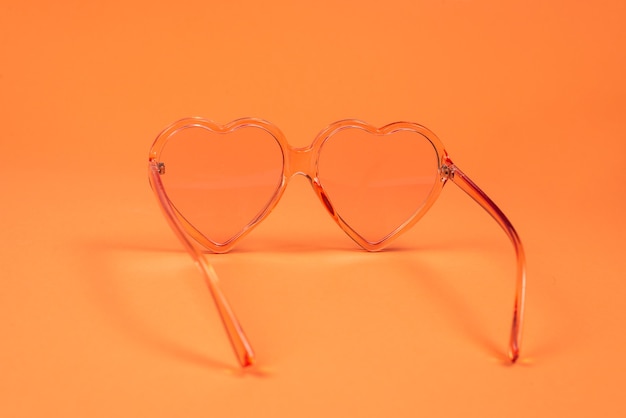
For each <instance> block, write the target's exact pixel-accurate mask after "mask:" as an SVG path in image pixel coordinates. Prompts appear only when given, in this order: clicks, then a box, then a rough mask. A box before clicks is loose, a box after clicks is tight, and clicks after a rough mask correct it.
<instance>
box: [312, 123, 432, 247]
mask: <svg viewBox="0 0 626 418" xmlns="http://www.w3.org/2000/svg"><path fill="white" fill-rule="evenodd" d="M438 166H439V161H438V155H437V151H436V149H435V147H434V145H433V144H432V143H431V141H430V140H429V139H428V138H426V137H425V136H424V135H422V134H421V133H419V132H417V131H414V130H411V129H397V130H392V131H390V132H385V133H383V132H380V131H378V130H374V129H373V128H372V130H371V131H370V130H367V129H365V128H363V127H354V126H353V127H346V128H343V129H340V130H337V131H335V132H334V133H332V134H331V135H330V136H329V137H327V138H326V140H325V141H324V143H323V144H322V146H321V149H320V155H319V161H318V179H319V182H320V185H321V186H322V188H323V190H324V192H325V194H326V196H327V198H328V199H329V201H330V203H331V205H332V207H333V209H334V211H335V212H336V214H337V215H338V216H339V217H340V218H341V220H342V221H343V223H345V224H346V226H347V227H348V228H349V229H351V230H352V231H353V232H354V233H356V234H357V235H358V236H359V237H360V238H361V239H362V240H364V241H365V242H366V243H367V244H370V245H373V246H374V245H378V244H382V243H384V242H385V241H387V240H388V239H390V238H392V237H393V236H395V235H396V234H397V233H399V232H400V231H401V230H403V228H404V227H406V226H407V225H408V224H409V223H410V222H411V220H413V219H415V218H416V217H417V216H418V215H420V214H421V212H422V209H424V210H425V209H427V207H426V203H427V202H428V199H429V197H430V195H431V193H432V192H433V190H434V189H435V185H436V183H437V181H438Z"/></svg>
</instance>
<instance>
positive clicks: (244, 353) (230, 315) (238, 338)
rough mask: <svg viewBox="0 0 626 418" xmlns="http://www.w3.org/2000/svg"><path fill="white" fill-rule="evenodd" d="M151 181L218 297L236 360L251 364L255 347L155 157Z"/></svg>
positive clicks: (220, 312)
mask: <svg viewBox="0 0 626 418" xmlns="http://www.w3.org/2000/svg"><path fill="white" fill-rule="evenodd" d="M149 172H150V183H151V185H152V189H153V190H154V192H155V194H156V196H157V198H158V200H159V203H160V206H161V208H162V209H163V212H164V215H165V217H166V218H167V220H168V223H169V224H170V227H171V228H172V230H173V231H174V233H175V234H176V236H177V237H178V239H179V240H180V241H181V243H182V244H183V246H184V247H185V249H186V250H187V252H188V253H189V255H191V257H192V258H193V260H194V262H195V263H196V266H198V269H199V270H200V272H201V273H202V276H203V277H204V279H205V282H206V284H207V286H208V288H209V290H210V292H211V296H213V300H214V301H215V305H216V307H217V310H218V312H219V314H220V317H221V319H222V323H223V324H224V327H225V328H226V332H227V334H228V337H229V339H230V342H231V344H232V346H233V349H234V350H235V354H236V355H237V360H239V363H240V364H241V366H242V367H246V366H249V365H251V364H253V362H254V353H253V351H252V347H251V346H250V343H249V342H248V339H247V337H246V334H245V333H244V331H243V329H242V328H241V325H240V324H239V321H238V320H237V317H236V316H235V313H234V312H233V310H232V309H231V307H230V305H229V303H228V301H227V300H226V297H225V296H224V294H223V293H222V291H221V289H220V287H219V281H218V278H217V274H216V273H215V270H214V269H213V266H212V265H211V264H210V263H209V262H208V261H207V260H206V257H204V255H203V254H202V251H201V250H200V249H199V248H198V247H197V246H196V245H194V244H193V243H192V241H191V240H190V239H189V238H188V237H187V235H186V234H185V232H184V230H183V228H182V226H181V225H180V222H179V221H178V218H177V217H176V214H175V213H174V209H173V208H172V206H171V204H170V202H169V199H168V198H167V195H166V194H165V190H164V188H163V183H162V182H161V177H160V176H161V174H160V173H159V167H158V163H157V162H156V161H154V160H151V161H150V170H149Z"/></svg>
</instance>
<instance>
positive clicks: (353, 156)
mask: <svg viewBox="0 0 626 418" xmlns="http://www.w3.org/2000/svg"><path fill="white" fill-rule="evenodd" d="M298 174H301V175H304V176H306V177H307V179H308V180H309V181H310V183H311V186H312V187H313V190H314V192H315V194H316V195H317V196H318V197H319V199H320V201H321V202H322V204H323V205H324V207H326V209H327V210H328V212H329V213H330V215H331V216H332V218H333V219H334V220H335V222H336V223H337V224H338V225H339V227H340V228H341V229H342V230H343V231H344V232H345V233H346V234H348V236H350V238H352V239H353V240H354V241H355V242H356V243H357V244H359V245H360V246H361V247H363V248H364V249H365V250H367V251H378V250H381V249H383V248H384V247H386V246H387V245H389V244H390V243H391V242H392V241H393V240H394V239H395V238H397V237H398V236H399V235H400V234H402V233H403V232H405V231H407V230H408V229H409V228H410V227H411V226H413V225H414V224H415V223H416V222H417V221H418V220H419V219H420V218H421V217H422V216H423V215H424V214H425V213H426V212H427V211H428V209H429V208H430V207H431V206H432V204H433V203H434V202H435V200H436V199H437V197H438V196H439V193H441V190H442V189H443V187H444V185H445V184H446V183H447V181H448V180H451V181H452V182H453V183H454V184H456V185H458V186H459V187H460V188H461V189H462V190H463V191H464V192H466V193H467V194H468V195H469V196H470V197H471V198H472V199H474V200H475V201H476V202H477V203H478V204H479V205H480V206H481V207H482V208H483V209H485V210H486V211H487V212H488V213H489V214H490V215H491V216H492V217H493V218H494V219H495V220H496V221H497V222H498V224H499V225H500V226H501V227H502V229H503V230H504V232H506V234H507V236H508V237H509V238H510V240H511V242H512V243H513V246H514V247H515V253H516V257H517V278H516V290H515V301H514V308H513V324H512V327H511V336H510V340H509V349H508V357H509V359H510V360H511V361H512V362H515V361H516V360H517V358H518V357H519V350H520V341H521V331H522V319H523V309H524V293H525V287H526V273H525V257H524V249H523V247H522V243H521V241H520V239H519V236H518V235H517V232H516V231H515V228H513V225H511V223H510V222H509V220H508V219H507V217H506V216H505V215H504V213H502V211H501V210H500V209H499V208H498V207H497V206H496V204H495V203H493V201H492V200H491V199H490V198H489V197H488V196H487V195H486V194H485V193H484V192H483V191H482V190H480V188H478V186H477V185H476V184H474V183H473V182H472V181H471V180H470V179H469V178H468V177H467V176H466V175H465V174H464V173H463V172H462V171H461V170H460V169H459V168H458V167H457V166H456V165H455V164H454V163H453V162H452V160H451V159H450V157H449V156H448V154H447V152H446V151H445V149H444V147H443V144H442V143H441V141H440V140H439V139H438V138H437V136H435V134H434V133H432V132H431V131H430V130H428V129H427V128H425V127H423V126H421V125H418V124H416V123H410V122H396V123H391V124H388V125H385V126H383V127H382V128H375V127H373V126H371V125H369V124H367V123H364V122H362V121H358V120H342V121H339V122H335V123H333V124H332V125H330V126H328V127H327V128H326V129H324V130H322V131H321V132H320V133H319V134H318V135H317V137H316V138H315V140H314V141H313V143H312V144H311V145H310V146H308V147H305V148H294V147H291V146H290V145H289V144H288V143H287V141H286V139H285V137H284V135H283V134H282V133H281V131H280V130H279V129H278V128H277V127H275V126H274V125H272V124H271V123H269V122H267V121H264V120H261V119H253V118H243V119H237V120H235V121H233V122H230V123H228V124H226V125H219V124H217V123H215V122H212V121H210V120H206V119H200V118H187V119H183V120H180V121H178V122H175V123H173V124H172V125H170V126H169V127H168V128H166V129H165V130H164V131H163V132H161V133H160V134H159V136H158V137H157V139H156V140H155V142H154V144H153V145H152V148H151V149H150V157H149V177H150V184H151V186H152V189H153V191H154V192H155V195H156V197H157V199H158V201H159V203H160V206H161V208H162V209H163V212H164V214H165V216H166V218H167V220H168V222H169V224H170V226H171V227H172V229H173V230H174V232H175V233H176V235H177V236H178V238H179V239H180V240H181V242H182V243H183V245H184V247H185V248H186V249H187V251H188V252H189V254H190V255H191V256H192V257H193V259H194V260H195V262H196V264H197V265H198V267H199V268H200V271H201V272H202V274H203V276H204V278H205V280H206V283H207V285H208V287H209V289H210V291H211V294H212V296H213V298H214V300H215V303H216V305H217V309H218V311H219V313H220V316H221V318H222V321H223V323H224V326H225V328H226V331H227V333H228V336H229V338H230V341H231V343H232V345H233V348H234V350H235V353H236V354H237V358H238V360H239V363H240V364H241V365H242V366H247V365H250V364H252V362H253V360H254V354H253V351H252V348H251V347H250V344H249V342H248V340H247V338H246V336H245V334H244V332H243V330H242V328H241V326H240V324H239V321H238V320H237V318H236V317H235V315H234V313H233V311H232V309H231V308H230V305H229V304H228V302H227V300H226V298H225V297H224V295H223V293H222V292H221V290H220V288H219V285H218V279H217V275H216V273H215V271H214V270H213V268H212V266H211V265H210V264H209V263H208V262H207V260H206V258H205V257H204V256H203V250H202V248H201V247H200V246H202V247H204V248H206V249H208V250H210V251H212V252H214V253H224V252H227V251H229V250H230V249H231V248H232V247H233V246H234V245H236V244H237V242H239V240H240V239H242V238H243V237H244V236H245V235H246V234H248V233H249V232H250V231H251V230H252V229H253V228H254V227H255V226H256V225H257V224H258V223H259V222H261V221H262V220H263V219H264V218H265V217H266V216H267V215H268V214H269V213H270V212H271V210H272V209H273V208H274V207H275V206H276V204H277V203H278V201H279V199H280V197H281V196H282V194H283V192H284V191H285V188H286V187H287V183H288V181H289V180H290V179H291V178H292V177H293V176H295V175H298Z"/></svg>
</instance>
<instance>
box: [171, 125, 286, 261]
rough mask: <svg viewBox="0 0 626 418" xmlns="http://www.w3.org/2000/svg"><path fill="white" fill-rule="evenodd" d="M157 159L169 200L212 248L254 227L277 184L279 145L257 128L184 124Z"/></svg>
mask: <svg viewBox="0 0 626 418" xmlns="http://www.w3.org/2000/svg"><path fill="white" fill-rule="evenodd" d="M159 160H160V162H162V163H164V165H165V172H164V174H163V175H162V177H161V178H162V181H163V185H164V188H165V190H166V191H167V196H168V198H169V200H170V202H171V203H172V205H173V206H174V208H175V209H176V211H177V212H178V214H179V215H180V216H181V217H182V218H183V219H184V220H185V221H186V222H187V223H188V224H190V225H191V226H192V227H193V228H194V229H195V232H197V233H199V234H201V236H202V237H204V238H206V239H207V240H209V241H210V242H209V246H210V247H211V248H212V249H214V250H216V248H214V246H223V245H226V244H228V243H230V242H232V241H233V240H235V239H236V238H238V237H239V236H241V235H242V234H243V233H244V232H245V231H246V230H248V229H249V228H250V227H252V226H254V225H255V224H256V223H257V222H258V221H259V220H260V219H261V218H262V217H263V216H264V215H265V214H266V212H267V211H268V208H269V207H270V206H271V203H272V201H273V200H274V199H275V197H276V194H277V192H278V190H279V189H280V185H281V183H282V173H283V153H282V150H281V148H280V145H279V143H278V142H277V139H276V138H275V137H274V136H273V135H272V134H271V133H270V132H268V131H267V130H265V129H263V128H261V127H259V126H250V125H241V126H237V127H234V128H232V129H230V130H226V131H220V130H219V129H217V130H216V129H212V128H211V127H210V126H204V125H202V124H194V125H189V126H185V127H183V128H181V129H179V130H177V131H175V132H174V133H172V134H171V135H170V136H169V138H168V140H167V142H166V143H165V145H164V147H163V149H162V151H161V154H160V156H159ZM192 235H195V236H196V237H197V234H192ZM205 244H206V243H205Z"/></svg>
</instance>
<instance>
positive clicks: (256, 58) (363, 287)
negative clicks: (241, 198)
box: [0, 0, 626, 417]
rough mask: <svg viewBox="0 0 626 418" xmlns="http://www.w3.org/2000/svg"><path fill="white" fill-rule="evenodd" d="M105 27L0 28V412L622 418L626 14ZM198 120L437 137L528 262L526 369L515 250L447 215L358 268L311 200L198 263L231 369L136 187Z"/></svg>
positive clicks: (149, 199)
mask: <svg viewBox="0 0 626 418" xmlns="http://www.w3.org/2000/svg"><path fill="white" fill-rule="evenodd" d="M117 3H118V4H112V3H111V2H109V3H101V4H98V5H96V4H95V3H93V4H92V3H91V2H78V1H75V2H62V3H59V2H21V3H18V2H3V3H2V4H1V5H0V39H1V41H0V110H1V112H0V115H1V116H0V118H1V120H2V135H1V137H0V144H1V146H2V148H1V149H2V155H3V157H4V158H3V159H2V164H1V166H0V179H1V180H0V185H1V189H2V196H3V197H2V200H1V205H0V219H1V222H2V229H1V234H2V235H1V236H2V239H1V240H0V272H1V273H0V275H1V280H0V332H1V335H2V343H1V344H0V362H1V363H0V416H2V417H44V416H45V417H53V416H54V417H57V416H58V417H112V416H120V417H137V416H149V417H173V416H184V417H196V416H197V417H200V416H203V417H206V416H215V417H231V416H232V417H239V416H254V417H257V416H271V417H319V416H338V417H346V416H355V417H370V416H371V417H382V416H394V417H404V416H406V417H413V416H430V417H433V416H463V417H469V416H476V417H485V416H505V415H506V416H513V417H516V416H519V417H522V416H523V417H527V416H546V417H554V416H570V417H588V416H615V417H618V416H624V415H626V406H625V403H624V401H623V398H622V396H623V395H622V392H623V390H624V388H625V387H626V378H625V377H624V376H626V360H624V356H623V346H624V344H625V343H626V333H625V332H624V325H623V324H624V323H625V322H626V314H625V313H624V309H623V300H624V297H625V296H626V280H624V277H625V274H624V273H626V266H625V262H624V254H623V253H624V236H625V234H626V226H625V222H624V216H623V214H624V211H625V210H626V204H625V191H626V188H625V186H624V184H626V183H625V181H626V174H624V170H623V167H624V163H625V162H626V161H625V158H626V157H625V155H626V145H625V144H626V142H625V138H626V127H625V126H626V125H625V124H624V122H623V119H624V115H625V114H626V84H625V82H624V74H626V65H625V64H626V55H625V54H624V51H625V50H626V31H625V30H624V29H623V22H624V20H625V19H626V6H625V5H624V2H623V1H620V0H616V1H597V2H593V4H589V5H586V4H587V3H586V2H550V3H545V2H530V3H529V2H516V3H515V4H514V3H511V2H504V3H503V2H498V1H489V2H487V1H484V2H478V1H469V0H468V1H455V0H450V1H441V2H439V1H437V2H436V1H430V2H413V1H405V2H400V1H385V2H371V3H365V2H356V1H355V2H338V3H340V4H335V2H327V1H324V2H315V3H311V4H300V3H299V2H286V1H284V2H220V3H216V2H211V1H209V2H207V1H203V2H200V1H198V2H195V3H194V2H186V1H179V2H175V3H171V2H162V4H155V3H154V2H145V3H141V2H134V3H132V4H130V3H128V2H117ZM170 4H171V5H170ZM581 4H583V5H581ZM190 115H200V116H205V117H209V118H212V119H214V120H216V121H219V122H222V123H225V122H227V121H230V120H232V119H234V118H237V117H240V116H257V117H263V118H266V119H268V120H270V121H272V122H273V123H275V124H276V125H277V126H279V127H280V128H281V129H282V131H283V132H284V133H285V135H286V136H287V138H288V139H289V142H290V143H291V144H293V145H307V144H309V143H310V142H311V140H312V138H313V137H314V136H315V134H316V133H317V132H318V131H319V130H320V129H321V128H323V127H324V126H326V124H328V123H330V122H332V121H335V120H337V119H342V118H346V117H356V118H359V119H363V120H366V121H368V122H370V123H373V124H376V125H382V124H385V123H388V122H392V121H395V120H403V119H405V120H412V121H416V122H420V123H422V124H424V125H426V126H427V127H429V128H430V129H432V130H433V131H434V132H436V133H437V135H438V136H439V137H440V138H441V139H442V141H443V142H444V144H445V145H446V148H447V150H448V151H449V153H450V156H451V157H452V158H453V160H454V161H455V162H456V163H457V164H458V165H459V166H460V167H461V168H462V169H463V170H464V171H465V172H466V173H467V174H468V175H470V176H471V177H472V178H473V179H474V180H475V181H476V182H477V183H478V184H479V185H480V186H481V187H482V188H483V189H484V190H485V191H486V192H487V193H488V194H489V195H490V196H491V197H492V198H493V199H494V200H495V201H496V203H498V205H499V206H500V207H501V208H502V209H503V210H504V211H505V213H506V214H507V215H508V216H509V218H510V219H511V220H512V222H513V224H514V225H515V226H516V228H517V230H518V232H519V233H520V235H521V237H522V240H523V242H524V244H525V247H526V252H527V258H528V267H529V272H528V273H529V275H528V283H529V284H528V298H527V305H526V308H527V317H526V318H527V322H526V327H525V331H524V337H525V340H524V343H523V347H522V355H521V358H520V361H519V364H517V365H515V366H512V367H511V366H506V365H503V357H502V356H503V353H504V351H505V349H506V342H507V336H508V327H509V320H510V307H511V303H512V292H513V278H514V256H513V252H512V248H511V246H510V244H509V243H508V242H507V239H506V237H505V235H504V234H503V233H502V232H501V231H500V230H499V229H498V227H497V225H496V224H495V222H493V221H492V220H491V219H489V217H488V215H486V214H485V213H484V212H482V210H481V209H480V208H479V207H478V206H477V205H475V204H474V203H473V202H472V201H471V200H470V199H469V198H467V197H466V196H465V195H464V194H463V192H461V191H460V190H458V188H456V187H454V185H452V184H449V185H447V186H446V188H445V190H444V191H443V193H442V195H441V197H440V199H439V200H438V201H437V203H436V204H435V205H434V206H433V208H432V209H431V211H430V212H429V213H428V214H427V215H426V216H425V217H424V219H422V220H421V221H420V223H419V224H418V225H417V226H416V227H415V228H414V229H413V230H412V231H411V232H409V233H407V234H405V235H403V236H402V237H401V238H400V239H399V240H398V241H396V242H395V243H394V245H393V246H392V248H391V250H389V251H385V252H382V253H377V254H369V253H365V252H363V251H359V250H358V249H356V247H355V245H354V244H353V243H352V242H351V241H350V240H349V239H348V238H347V237H346V236H345V234H343V232H342V231H341V230H339V228H337V227H336V225H335V224H334V223H333V222H332V220H331V219H330V217H329V216H328V215H327V213H325V210H324V208H323V207H322V206H321V205H320V204H319V201H318V199H317V198H316V197H315V196H314V194H313V193H312V191H311V190H310V188H309V187H307V185H306V183H305V182H304V181H303V179H301V178H299V179H297V180H295V181H294V182H292V184H291V185H290V187H289V189H288V190H287V192H286V193H285V195H284V197H283V200H282V201H281V202H280V204H279V205H278V206H277V208H276V210H275V211H274V213H272V215H271V216H270V217H269V218H268V219H267V220H266V221H265V222H264V223H263V224H262V225H260V226H259V227H258V228H257V230H255V231H254V232H253V233H252V234H250V236H249V237H248V238H247V239H246V241H245V242H243V243H242V245H241V246H240V247H238V249H237V250H236V251H234V252H232V253H230V254H226V255H220V256H213V257H210V259H211V261H212V262H213V263H214V265H215V267H216V270H217V271H218V274H219V275H220V278H221V283H222V286H223V289H224V291H225V293H226V294H227V295H228V297H229V299H230V301H231V303H232V305H233V306H234V308H235V309H236V312H237V314H238V316H239V319H240V320H241V322H242V324H243V325H244V327H245V329H246V332H247V334H248V336H249V337H250V339H251V341H252V343H253V344H254V347H255V350H256V353H257V356H258V365H257V366H255V368H253V369H251V370H246V371H242V370H241V369H239V368H238V366H237V363H236V360H235V357H234V355H233V354H232V352H231V349H230V346H229V343H228V341H227V339H226V336H225V333H224V331H223V329H222V327H221V324H220V322H219V318H218V316H217V312H216V311H215V308H214V306H213V304H212V302H211V300H210V296H209V294H208V292H207V291H206V288H205V285H204V284H203V283H202V280H201V278H200V276H199V275H198V274H197V272H196V270H195V267H194V266H193V264H192V263H191V261H190V258H189V257H188V255H187V254H185V253H184V252H183V251H182V248H181V246H180V245H179V243H178V242H177V241H176V238H175V236H174V234H173V233H172V232H171V230H170V229H169V228H168V226H167V224H166V222H165V220H164V219H163V217H162V215H161V213H160V211H159V209H158V207H157V204H156V202H155V200H154V197H153V195H152V193H151V191H150V190H149V187H148V180H147V167H146V163H147V157H148V155H147V153H148V148H149V146H150V144H151V142H152V140H153V139H154V137H155V136H156V135H157V134H158V132H159V131H160V129H162V128H163V127H165V126H166V125H167V124H168V123H170V122H172V121H174V120H176V119H178V118H180V117H184V116H190Z"/></svg>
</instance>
